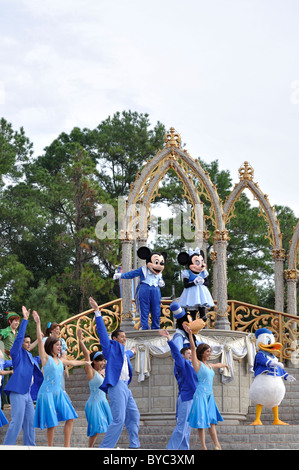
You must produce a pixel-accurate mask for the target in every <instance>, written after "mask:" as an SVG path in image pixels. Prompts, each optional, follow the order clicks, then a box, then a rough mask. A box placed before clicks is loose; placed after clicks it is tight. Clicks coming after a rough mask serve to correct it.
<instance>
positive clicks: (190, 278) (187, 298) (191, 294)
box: [177, 248, 214, 319]
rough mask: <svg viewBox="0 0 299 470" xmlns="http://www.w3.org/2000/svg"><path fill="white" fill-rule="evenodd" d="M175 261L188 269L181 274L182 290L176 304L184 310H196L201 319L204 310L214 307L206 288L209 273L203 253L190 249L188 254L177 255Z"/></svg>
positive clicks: (197, 249)
mask: <svg viewBox="0 0 299 470" xmlns="http://www.w3.org/2000/svg"><path fill="white" fill-rule="evenodd" d="M177 259H178V262H179V264H180V265H183V266H188V269H185V270H184V271H183V272H182V278H183V279H184V290H183V292H182V294H181V297H180V298H179V300H178V303H179V304H180V306H181V307H183V308H185V309H186V310H189V311H194V310H198V311H199V314H200V317H201V318H203V317H204V316H205V311H206V308H210V307H214V301H213V298H212V296H211V294H210V291H209V289H208V288H207V285H209V282H208V280H207V277H208V275H209V273H208V271H207V270H206V264H205V261H204V253H203V251H202V250H199V248H196V249H195V250H194V251H193V250H192V249H191V248H190V249H189V251H188V253H186V252H181V253H179V255H178V258H177ZM193 314H195V313H194V312H193ZM194 319H195V318H194Z"/></svg>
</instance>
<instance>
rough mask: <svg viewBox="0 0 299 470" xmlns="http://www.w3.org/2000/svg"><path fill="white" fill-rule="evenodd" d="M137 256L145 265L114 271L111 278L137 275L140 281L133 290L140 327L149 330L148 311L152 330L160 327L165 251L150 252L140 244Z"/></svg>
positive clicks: (131, 277)
mask: <svg viewBox="0 0 299 470" xmlns="http://www.w3.org/2000/svg"><path fill="white" fill-rule="evenodd" d="M137 256H138V257H139V258H140V259H142V260H146V266H142V267H140V268H138V269H134V270H133V271H129V272H127V273H115V274H114V276H113V279H114V280H115V279H133V278H135V277H139V278H140V281H139V284H138V286H137V288H136V292H135V302H136V309H137V312H138V313H139V314H140V319H141V329H142V330H149V329H150V327H149V323H148V318H149V313H151V314H152V330H158V329H159V328H160V316H161V291H160V287H164V286H165V282H164V280H163V278H162V271H163V269H164V266H165V261H166V258H167V253H166V252H165V251H163V252H162V253H158V252H156V251H154V252H151V250H150V249H149V248H148V247H147V246H142V247H140V248H139V249H138V251H137Z"/></svg>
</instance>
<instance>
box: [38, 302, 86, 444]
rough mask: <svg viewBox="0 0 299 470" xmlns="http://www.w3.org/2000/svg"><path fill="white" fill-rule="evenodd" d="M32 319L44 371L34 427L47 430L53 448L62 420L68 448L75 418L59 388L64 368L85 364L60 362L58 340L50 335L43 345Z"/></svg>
mask: <svg viewBox="0 0 299 470" xmlns="http://www.w3.org/2000/svg"><path fill="white" fill-rule="evenodd" d="M32 316H33V318H34V321H35V323H36V333H37V339H38V350H39V355H40V358H41V362H42V366H43V369H44V381H43V383H42V385H41V387H40V389H39V393H38V396H37V402H36V409H35V416H34V426H35V427H36V428H40V429H45V428H47V439H48V445H49V446H50V447H51V446H53V440H54V431H55V427H56V426H58V424H59V421H65V425H64V447H70V441H71V434H72V429H73V421H74V419H75V418H77V417H78V415H77V413H76V411H75V409H74V407H73V405H72V403H71V401H70V399H69V397H68V395H67V393H65V392H64V390H63V389H62V386H61V379H62V375H63V366H64V365H67V366H72V367H75V366H81V365H85V364H86V361H75V360H68V359H65V358H63V357H62V358H61V359H59V356H60V352H61V342H60V339H59V338H57V337H54V336H50V337H49V338H48V339H47V341H46V342H45V346H44V344H43V335H42V331H41V323H40V318H39V315H38V313H37V312H36V311H33V313H32Z"/></svg>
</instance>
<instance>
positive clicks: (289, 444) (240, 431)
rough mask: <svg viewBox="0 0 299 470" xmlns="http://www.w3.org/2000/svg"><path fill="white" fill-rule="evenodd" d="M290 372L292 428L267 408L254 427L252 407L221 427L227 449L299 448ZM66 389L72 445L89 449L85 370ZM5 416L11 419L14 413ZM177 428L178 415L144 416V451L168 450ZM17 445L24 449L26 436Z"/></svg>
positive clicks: (1, 431)
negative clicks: (72, 418) (70, 407)
mask: <svg viewBox="0 0 299 470" xmlns="http://www.w3.org/2000/svg"><path fill="white" fill-rule="evenodd" d="M288 372H289V373H290V374H292V375H295V376H296V377H297V382H294V383H292V384H286V389H287V391H286V396H285V398H284V400H283V402H282V404H281V406H280V410H279V417H280V419H282V420H283V421H285V422H288V423H289V425H288V426H273V425H272V424H271V423H272V421H273V415H272V411H271V410H268V409H264V410H263V412H262V422H263V424H264V425H263V426H250V423H251V422H253V420H254V418H255V406H252V405H251V406H249V409H248V415H247V420H246V421H245V422H240V423H238V424H232V422H231V421H230V424H228V422H226V421H224V422H223V423H220V424H219V425H218V426H217V434H218V438H219V441H220V443H221V446H222V449H223V450H264V449H277V450H278V449H282V450H288V449H290V450H291V449H297V450H298V449H299V371H298V369H294V370H292V371H290V369H288ZM66 390H67V393H68V394H69V396H70V398H71V399H72V402H73V405H74V407H75V409H76V411H77V413H78V418H77V419H76V420H75V421H74V427H73V432H72V439H71V446H72V447H78V448H87V446H88V437H87V434H86V430H87V422H86V418H85V412H84V406H85V403H86V401H87V399H88V396H89V387H88V383H87V380H86V378H85V372H84V370H83V369H82V368H81V369H80V368H78V369H75V370H74V371H73V372H72V373H71V374H70V376H69V378H67V379H66ZM4 414H5V415H6V417H7V419H8V420H10V411H9V410H7V411H6V410H5V411H4ZM7 427H8V426H3V427H2V428H0V444H2V442H3V439H4V436H5V433H6V430H7ZM174 427H175V416H174V413H168V414H165V415H155V416H153V415H150V416H146V415H141V420H140V431H139V438H140V443H141V448H142V449H161V450H162V449H164V450H165V449H166V445H167V442H168V440H169V438H170V436H171V434H172V431H173V429H174ZM63 429H64V423H60V424H59V426H57V428H56V429H55V435H54V446H55V447H63ZM103 437H104V435H99V436H98V439H97V443H96V447H97V446H98V445H99V444H100V442H101V440H102V439H103ZM206 442H207V446H208V448H209V449H213V443H212V441H211V438H210V436H209V433H208V432H207V431H206ZM17 445H21V446H22V433H21V434H20V436H19V438H18V441H17ZM36 445H37V446H41V447H44V446H47V432H46V430H39V429H37V430H36ZM117 446H118V447H120V448H128V447H129V439H128V433H127V431H126V429H124V430H123V432H122V434H121V437H120V439H119V441H118V444H117ZM190 449H191V450H199V449H201V446H200V441H199V438H198V435H197V431H196V430H192V432H191V437H190Z"/></svg>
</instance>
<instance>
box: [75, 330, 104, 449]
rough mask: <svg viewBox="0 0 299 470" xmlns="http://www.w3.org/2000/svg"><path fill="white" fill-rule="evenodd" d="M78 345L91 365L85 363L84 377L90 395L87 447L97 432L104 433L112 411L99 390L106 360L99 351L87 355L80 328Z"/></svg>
mask: <svg viewBox="0 0 299 470" xmlns="http://www.w3.org/2000/svg"><path fill="white" fill-rule="evenodd" d="M78 340H79V346H80V348H81V350H82V352H83V354H84V359H85V360H86V361H90V360H91V365H89V364H86V365H85V367H84V368H85V372H86V377H87V379H88V381H89V390H90V396H89V398H88V400H87V402H86V405H85V416H86V419H87V436H88V437H89V440H88V447H93V446H94V444H95V442H96V439H97V436H98V434H101V433H105V432H106V431H107V429H108V426H109V424H110V423H111V422H112V413H111V410H110V405H109V403H108V400H107V398H106V394H105V392H103V390H100V388H99V387H100V386H101V385H102V383H103V382H104V374H105V371H104V367H105V364H106V361H105V359H104V356H103V354H101V353H100V351H97V352H95V353H91V355H89V352H88V349H87V348H86V346H85V344H84V342H83V338H82V330H81V329H79V330H78Z"/></svg>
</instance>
